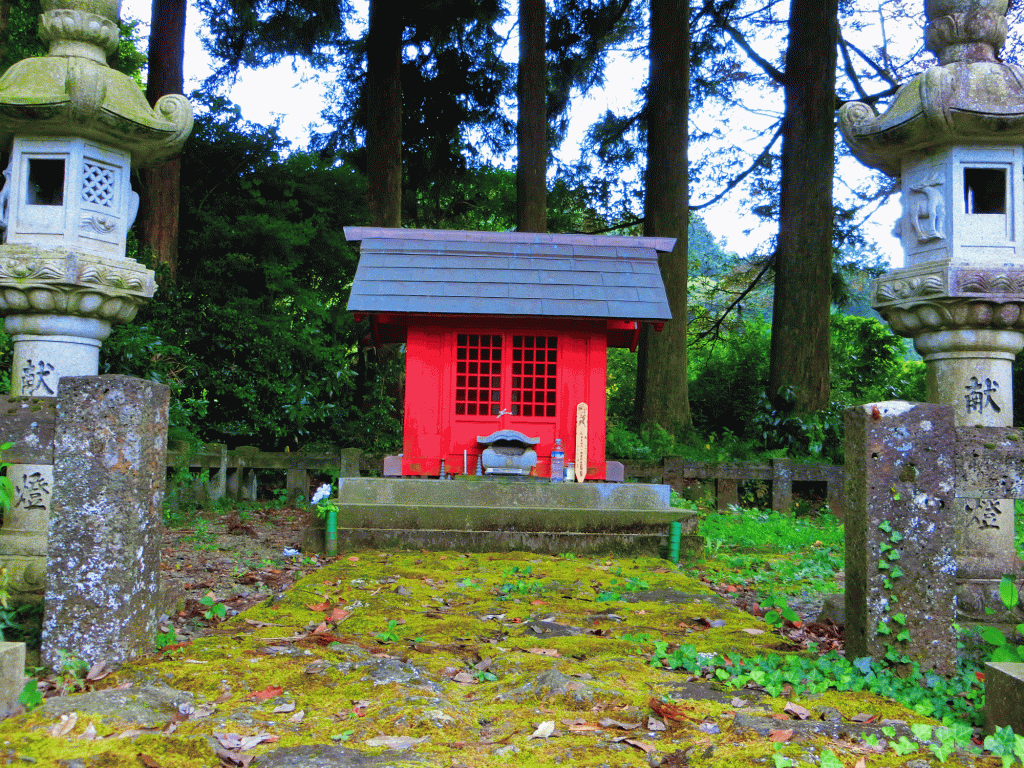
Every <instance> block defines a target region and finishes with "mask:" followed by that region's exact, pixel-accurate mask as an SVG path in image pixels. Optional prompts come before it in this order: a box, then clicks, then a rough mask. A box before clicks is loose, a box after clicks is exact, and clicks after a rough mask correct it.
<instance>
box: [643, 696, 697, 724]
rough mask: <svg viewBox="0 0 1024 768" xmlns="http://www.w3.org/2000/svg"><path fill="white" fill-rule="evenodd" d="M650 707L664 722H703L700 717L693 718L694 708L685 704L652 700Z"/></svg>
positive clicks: (649, 703)
mask: <svg viewBox="0 0 1024 768" xmlns="http://www.w3.org/2000/svg"><path fill="white" fill-rule="evenodd" d="M648 706H649V707H650V708H651V709H653V710H654V711H655V712H657V713H658V715H659V716H660V717H661V718H662V719H663V720H689V721H690V722H693V723H699V722H701V721H702V720H703V718H700V717H693V715H692V714H691V712H693V707H688V706H686V705H685V704H670V703H669V702H667V701H659V700H658V699H651V700H650V701H649V702H648Z"/></svg>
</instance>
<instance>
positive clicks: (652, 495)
mask: <svg viewBox="0 0 1024 768" xmlns="http://www.w3.org/2000/svg"><path fill="white" fill-rule="evenodd" d="M339 486H340V487H339V489H338V496H337V500H338V502H339V503H340V504H380V505H408V506H417V505H423V506H428V505H434V506H439V507H457V506H471V507H495V508H513V507H544V508H564V509H580V510H584V509H604V510H619V509H636V510H642V509H651V510H653V509H660V510H669V509H671V507H670V505H669V499H670V494H671V491H672V489H671V488H670V487H669V486H667V485H651V484H641V483H547V482H514V481H509V480H493V479H489V478H488V479H483V478H476V477H475V476H463V479H459V480H415V479H398V478H389V477H352V478H343V479H342V480H341V481H339Z"/></svg>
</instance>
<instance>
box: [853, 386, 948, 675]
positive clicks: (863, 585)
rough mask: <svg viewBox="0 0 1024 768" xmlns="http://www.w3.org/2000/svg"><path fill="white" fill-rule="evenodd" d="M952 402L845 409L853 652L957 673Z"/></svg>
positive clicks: (875, 405)
mask: <svg viewBox="0 0 1024 768" xmlns="http://www.w3.org/2000/svg"><path fill="white" fill-rule="evenodd" d="M955 442H956V436H955V433H954V430H953V418H952V413H951V412H950V408H949V406H944V405H932V404H924V403H906V402H901V401H890V402H883V403H870V404H868V405H863V406H857V407H856V408H850V409H848V410H847V411H846V478H847V508H846V518H845V523H846V656H847V658H849V659H855V658H859V657H862V656H873V657H875V658H886V659H888V660H889V661H890V662H891V663H893V664H896V665H901V664H907V663H909V662H912V661H917V662H919V663H920V664H921V668H922V670H926V671H927V670H935V671H936V672H939V673H940V674H943V675H951V674H954V673H955V672H956V638H955V636H954V633H953V619H954V616H953V610H954V594H955V591H956V575H957V563H956V561H955V559H954V547H955V542H956V530H957V523H956V514H955V512H954V501H955V500H954V484H953V477H954V473H955V466H954V446H955Z"/></svg>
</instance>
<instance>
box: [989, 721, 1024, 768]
mask: <svg viewBox="0 0 1024 768" xmlns="http://www.w3.org/2000/svg"><path fill="white" fill-rule="evenodd" d="M984 747H985V749H987V750H988V751H989V752H991V753H992V754H993V755H995V756H996V757H999V758H1001V759H1002V761H1003V768H1009V766H1011V765H1016V764H1017V763H1018V762H1020V763H1024V738H1022V737H1020V736H1017V735H1016V734H1015V733H1014V732H1013V729H1012V728H1010V726H1008V725H1007V726H1004V727H1002V728H996V732H995V733H993V734H991V735H989V736H986V737H985V743H984Z"/></svg>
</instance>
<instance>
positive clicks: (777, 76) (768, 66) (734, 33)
mask: <svg viewBox="0 0 1024 768" xmlns="http://www.w3.org/2000/svg"><path fill="white" fill-rule="evenodd" d="M704 8H705V10H708V11H710V13H711V15H712V17H713V18H714V19H715V22H716V23H717V24H718V25H719V26H720V27H721V28H722V29H723V30H725V32H726V33H727V34H728V35H729V37H731V38H732V39H733V40H734V41H735V42H736V45H738V46H739V47H740V48H741V49H743V52H744V53H746V54H747V56H748V57H749V58H750V60H751V61H753V62H754V63H755V64H757V65H758V66H759V67H761V69H763V70H764V71H765V73H766V74H768V75H769V76H770V77H771V78H772V79H773V80H775V81H776V82H777V83H779V84H783V83H785V82H786V75H785V73H783V72H782V71H781V70H779V69H778V68H777V67H775V66H774V65H772V63H771V62H770V61H768V60H767V59H765V58H763V57H762V56H760V55H759V54H758V53H757V51H755V50H754V49H753V48H751V47H750V43H748V42H747V39H746V38H745V37H744V36H743V33H742V32H740V31H739V30H738V29H736V27H734V26H733V25H732V23H731V22H730V21H729V20H728V19H727V18H725V15H724V14H722V13H721V12H720V11H719V10H718V9H717V8H716V7H715V6H714V0H705V3H704Z"/></svg>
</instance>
